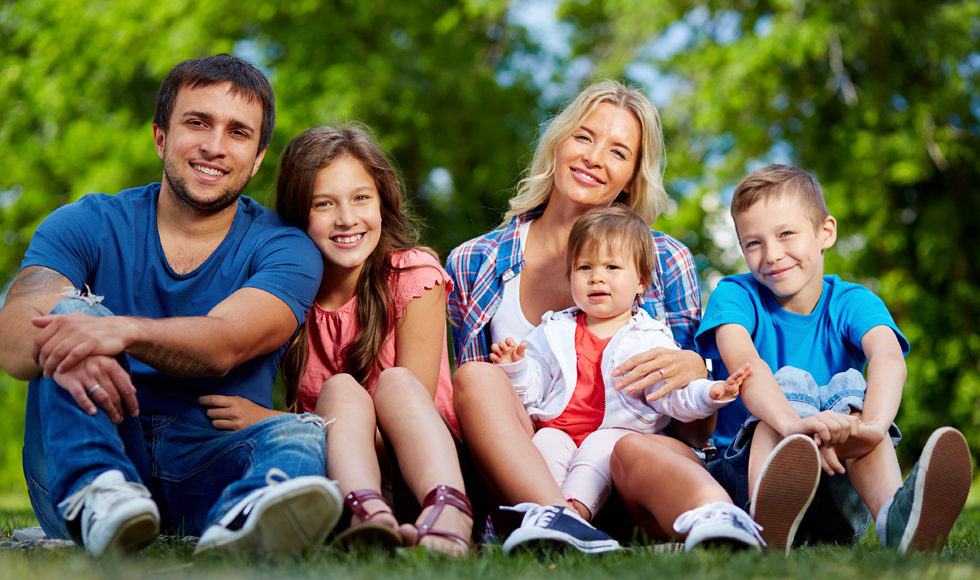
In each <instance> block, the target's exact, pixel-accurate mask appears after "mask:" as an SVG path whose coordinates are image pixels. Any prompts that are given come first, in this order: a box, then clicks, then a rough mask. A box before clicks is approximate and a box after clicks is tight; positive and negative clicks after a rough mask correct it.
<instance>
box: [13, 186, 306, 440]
mask: <svg viewBox="0 0 980 580" xmlns="http://www.w3.org/2000/svg"><path fill="white" fill-rule="evenodd" d="M159 194H160V184H159V183H153V184H150V185H148V186H146V187H139V188H134V189H127V190H124V191H122V192H120V193H118V194H116V195H106V194H89V195H86V196H84V197H82V198H81V199H80V200H78V201H77V202H75V203H72V204H68V205H66V206H63V207H61V208H59V209H58V210H56V211H55V212H54V213H52V214H51V215H50V216H48V218H47V219H45V220H44V222H42V223H41V225H40V226H39V227H38V228H37V231H36V232H35V233H34V237H33V238H32V239H31V244H30V247H29V248H28V250H27V254H26V256H25V257H24V261H23V262H22V263H21V267H22V268H24V267H27V266H44V267H45V268H50V269H52V270H55V271H57V272H59V273H61V274H63V275H64V276H65V277H67V278H68V279H69V280H71V282H72V284H74V285H75V287H76V288H79V289H83V290H84V289H85V286H86V285H88V287H89V288H91V290H92V292H93V293H94V294H98V295H100V296H104V297H105V298H104V299H103V301H102V304H103V305H104V306H106V307H107V308H108V309H109V310H111V311H112V312H113V314H116V315H121V316H139V317H144V318H156V319H160V318H173V317H179V316H205V315H207V314H208V312H210V311H211V309H212V308H214V307H215V306H216V305H217V304H218V303H219V302H221V301H222V300H224V299H225V298H228V297H229V296H231V295H232V294H233V293H235V291H236V290H239V289H240V288H257V289H260V290H264V291H266V292H269V293H270V294H272V295H274V296H276V297H278V298H279V299H281V300H282V301H283V302H284V303H286V305H287V306H289V308H290V309H292V311H293V313H294V314H295V316H296V320H297V324H298V323H301V322H302V321H303V320H305V318H306V312H307V311H308V310H309V308H310V305H311V304H312V302H313V298H314V297H315V296H316V291H317V288H318V287H319V284H320V276H321V275H322V272H323V261H322V258H321V256H320V252H319V250H318V249H317V248H316V246H315V245H314V244H313V242H312V241H311V240H310V239H309V237H307V236H306V234H305V233H303V232H302V231H300V230H298V229H296V228H293V227H291V226H289V225H288V224H286V222H285V221H283V220H282V218H280V217H279V215H278V214H276V213H275V212H273V211H271V210H268V209H266V208H264V207H262V206H261V205H259V204H258V203H256V202H255V201H253V200H252V199H249V198H248V197H244V196H243V197H241V198H240V199H239V201H238V211H237V213H236V214H235V220H234V222H233V223H232V226H231V229H230V230H229V231H228V234H227V235H226V236H225V238H224V240H223V241H222V242H221V244H220V245H219V246H218V248H217V249H215V250H214V252H213V253H212V254H211V256H210V257H209V258H208V259H207V260H206V261H205V262H204V263H203V264H201V265H200V266H199V267H198V268H197V269H196V270H194V271H192V272H190V273H188V274H177V273H175V272H174V271H173V270H172V269H171V268H170V265H169V264H168V263H167V259H166V256H165V254H164V252H163V246H162V245H161V244H160V235H159V231H158V229H157V213H156V212H157V198H158V197H159ZM285 348H286V347H285V345H283V346H282V347H280V348H279V349H278V350H276V351H274V352H271V353H268V354H265V355H260V356H257V357H255V358H254V359H252V360H249V361H247V362H245V363H243V364H241V365H239V366H238V367H236V368H234V369H232V371H231V372H229V373H228V374H227V375H226V376H224V377H195V378H185V377H174V376H170V375H167V374H164V373H162V372H159V371H157V370H155V369H153V368H151V367H149V366H147V365H145V364H143V363H142V362H140V361H138V360H136V359H134V358H132V357H128V358H129V363H130V369H131V374H132V378H133V384H134V385H135V386H136V389H137V396H138V399H139V404H140V413H141V414H144V415H153V414H165V415H180V416H184V417H188V418H192V419H197V420H199V421H208V419H207V416H206V415H205V411H204V409H203V408H201V406H200V405H198V403H197V397H199V396H201V395H228V396H239V397H244V398H246V399H248V400H250V401H252V402H254V403H257V404H259V405H262V406H264V407H267V408H271V407H272V384H273V382H275V379H276V372H277V369H278V367H279V363H280V361H281V360H282V356H283V353H284V351H285Z"/></svg>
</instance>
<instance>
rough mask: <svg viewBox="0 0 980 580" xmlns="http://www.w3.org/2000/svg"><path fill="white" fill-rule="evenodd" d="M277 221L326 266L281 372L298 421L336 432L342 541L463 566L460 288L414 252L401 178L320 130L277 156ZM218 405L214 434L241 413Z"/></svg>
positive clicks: (373, 156)
mask: <svg viewBox="0 0 980 580" xmlns="http://www.w3.org/2000/svg"><path fill="white" fill-rule="evenodd" d="M276 211H278V212H279V214H280V215H281V216H282V217H283V218H284V219H285V220H286V221H288V222H289V223H290V224H292V225H293V226H296V227H298V228H300V229H303V230H305V231H306V232H307V234H308V235H309V236H310V238H312V239H313V241H314V242H315V243H316V245H317V247H318V248H319V249H320V252H321V253H322V255H323V279H322V281H321V283H320V289H319V291H318V293H317V296H316V301H315V302H314V304H313V307H312V308H311V309H310V312H309V313H308V315H307V319H306V323H305V324H304V325H303V326H301V327H300V330H299V333H298V337H297V339H296V340H294V341H293V344H292V345H290V347H289V349H288V350H287V352H286V355H285V358H284V360H283V365H282V371H283V383H284V386H285V398H286V403H287V405H288V407H289V410H290V411H293V412H302V411H304V410H311V409H312V410H314V411H315V412H316V413H317V414H319V415H321V416H322V417H324V418H325V419H327V420H328V422H329V424H328V427H327V429H328V434H327V457H328V458H329V459H328V461H327V476H328V477H330V478H331V479H335V480H337V482H338V485H339V486H340V490H341V493H343V494H344V495H345V502H346V504H347V506H348V507H349V508H350V512H351V523H350V527H349V528H348V529H347V530H346V531H344V532H343V533H341V534H340V536H338V540H339V541H341V542H345V541H348V540H354V539H362V540H367V541H370V542H379V543H382V544H384V545H386V546H389V547H392V546H400V545H403V544H407V545H412V544H416V543H418V544H421V545H424V546H426V547H428V548H430V549H432V550H436V551H440V552H446V553H451V554H461V553H465V552H466V551H467V550H468V548H469V538H470V535H471V531H472V527H473V520H472V508H471V506H470V503H469V500H467V498H466V495H465V488H464V486H463V478H462V475H461V474H460V468H459V461H458V459H457V455H456V448H455V444H454V441H453V435H452V432H451V431H450V426H451V427H452V429H456V418H455V415H454V413H453V409H452V382H451V378H450V371H449V362H448V355H447V348H446V327H445V312H446V296H447V294H448V293H449V292H450V291H451V290H452V281H451V280H450V279H449V277H448V275H447V274H446V273H445V271H444V270H443V269H442V267H441V266H440V265H439V262H438V260H437V259H436V258H435V257H434V256H433V255H432V254H431V253H430V251H429V250H427V249H425V248H420V247H418V246H416V245H415V239H416V232H415V230H414V228H413V227H412V225H411V223H410V220H409V218H408V216H407V215H406V213H405V210H404V208H403V204H402V186H401V182H400V180H399V177H398V173H397V171H396V170H395V169H394V167H393V166H392V164H391V162H390V161H389V160H388V158H387V157H386V156H385V154H384V153H383V152H382V150H381V148H380V147H379V146H378V144H377V143H376V142H375V141H374V140H373V139H372V137H371V136H370V134H369V132H368V130H367V129H366V128H365V127H363V126H361V125H357V124H346V125H342V126H340V127H337V128H332V127H314V128H312V129H308V130H306V131H304V132H303V133H301V134H300V135H298V136H297V137H296V138H294V139H293V140H292V141H291V142H290V143H289V145H287V146H286V149H285V150H284V151H283V153H282V156H281V159H280V168H279V178H278V183H277V186H276ZM215 399H218V400H215ZM221 399H223V398H214V397H212V398H210V400H209V401H207V402H205V401H202V403H204V404H209V405H213V406H214V407H213V408H212V409H211V411H209V416H211V418H212V420H213V422H214V425H215V426H216V427H219V428H221V427H222V424H220V423H219V421H220V419H221V418H222V416H223V414H224V413H225V411H224V409H225V408H228V407H231V406H232V405H227V406H223V405H222V403H223V402H225V401H222V400H221ZM246 404H247V402H244V403H242V402H237V401H236V402H235V406H238V405H243V406H244V405H246ZM223 407H224V408H223ZM253 407H255V406H254V405H253ZM216 410H217V412H215V411H216ZM249 412H250V413H252V412H255V413H257V414H258V415H259V416H258V417H257V418H261V416H264V415H267V414H271V413H274V411H269V410H267V409H262V408H257V409H256V408H249ZM216 419H218V420H216ZM386 443H387V444H388V445H389V446H390V449H391V450H393V453H394V458H391V459H392V461H388V458H387V453H386V447H385V444H386ZM382 463H383V464H386V465H391V464H393V463H394V464H396V465H397V466H398V468H399V469H400V474H401V476H402V477H403V478H404V482H405V485H406V486H407V488H408V491H409V492H410V495H411V496H414V498H415V499H416V500H417V501H418V503H419V504H420V505H421V507H422V511H421V514H420V515H419V516H418V519H417V520H416V522H415V524H414V525H413V524H404V525H399V523H398V520H397V519H396V518H395V515H394V512H393V510H392V507H391V504H390V503H388V501H387V500H386V499H385V498H384V497H383V495H382V491H381V484H382V477H381V471H382V469H381V464H382ZM396 487H397V485H396ZM394 495H395V496H398V489H396V490H395V494H394ZM399 507H402V506H399ZM399 511H402V510H401V509H399ZM409 511H410V510H409Z"/></svg>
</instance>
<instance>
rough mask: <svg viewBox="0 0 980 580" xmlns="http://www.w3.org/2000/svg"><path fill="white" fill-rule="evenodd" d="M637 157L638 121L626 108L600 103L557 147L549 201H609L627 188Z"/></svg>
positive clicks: (595, 204)
mask: <svg viewBox="0 0 980 580" xmlns="http://www.w3.org/2000/svg"><path fill="white" fill-rule="evenodd" d="M639 156H640V124H639V122H637V120H636V118H635V117H634V116H633V114H632V113H630V112H629V111H627V110H625V109H622V108H620V107H618V106H616V105H614V104H611V103H601V104H600V105H599V106H598V107H596V109H595V111H594V112H593V113H592V114H591V115H589V116H588V117H587V118H586V119H585V120H584V121H582V123H581V125H580V126H579V127H578V128H577V129H576V130H575V131H574V132H573V133H572V134H571V135H569V136H568V137H567V138H566V139H565V140H564V141H563V142H562V144H561V146H560V147H559V148H558V156H557V158H556V160H555V186H554V189H553V190H552V194H551V199H550V201H549V204H551V203H554V202H558V203H562V202H564V201H568V202H571V203H572V204H576V205H583V206H586V207H602V206H608V205H609V204H611V203H612V202H613V201H614V200H615V199H616V197H617V196H618V195H619V194H620V193H621V192H623V191H629V187H630V181H631V180H632V178H633V174H634V173H635V171H636V163H637V161H638V160H639Z"/></svg>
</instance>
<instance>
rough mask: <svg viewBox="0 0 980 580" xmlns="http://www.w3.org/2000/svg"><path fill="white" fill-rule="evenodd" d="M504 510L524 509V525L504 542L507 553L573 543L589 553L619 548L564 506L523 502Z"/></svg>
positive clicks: (521, 510) (517, 510)
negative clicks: (519, 549)
mask: <svg viewBox="0 0 980 580" xmlns="http://www.w3.org/2000/svg"><path fill="white" fill-rule="evenodd" d="M500 509H503V510H507V511H512V512H523V513H524V519H523V520H522V521H521V527H519V528H517V529H516V530H514V532H513V533H512V534H511V535H510V536H508V538H507V541H506V542H504V554H509V553H510V552H511V551H512V550H514V549H515V548H518V547H524V548H533V549H541V548H544V547H553V548H564V547H567V546H571V547H573V548H575V549H576V550H579V551H580V552H585V553H586V554H601V553H602V552H611V551H613V550H619V549H620V546H619V542H617V541H616V540H614V539H612V538H610V537H609V536H607V535H606V534H604V533H603V532H600V531H599V530H597V529H595V528H594V527H592V526H591V525H589V524H588V522H586V521H585V520H583V519H582V518H580V517H579V516H577V515H572V514H570V513H568V512H567V511H565V508H564V507H562V506H553V505H549V506H542V505H538V504H536V503H519V504H517V505H516V506H514V507H505V506H501V507H500Z"/></svg>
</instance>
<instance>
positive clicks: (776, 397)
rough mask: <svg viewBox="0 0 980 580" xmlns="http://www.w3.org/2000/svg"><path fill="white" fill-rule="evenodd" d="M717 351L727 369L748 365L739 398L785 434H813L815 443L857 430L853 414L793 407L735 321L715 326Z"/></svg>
mask: <svg viewBox="0 0 980 580" xmlns="http://www.w3.org/2000/svg"><path fill="white" fill-rule="evenodd" d="M715 343H716V344H717V345H718V351H719V352H720V353H721V358H722V360H723V361H724V362H725V366H726V367H727V368H730V369H739V368H742V367H744V366H745V365H746V364H749V365H751V367H752V375H751V376H749V377H748V378H746V379H745V382H743V383H742V386H741V395H742V402H744V403H745V406H746V408H747V409H748V410H749V412H750V413H752V414H753V415H755V416H756V417H758V418H759V419H760V420H762V421H763V422H764V423H766V424H767V425H769V426H770V427H772V428H773V429H775V430H776V432H778V433H779V434H780V435H782V436H783V437H786V436H788V435H792V434H793V433H802V434H804V435H812V436H814V439H815V440H816V442H817V444H818V445H823V444H828V445H836V444H838V443H842V442H844V441H846V440H847V438H848V437H850V436H852V435H856V434H857V433H858V429H859V424H858V421H857V419H856V418H854V417H849V416H847V415H841V414H840V413H833V412H829V411H825V412H822V413H818V414H816V415H812V416H810V417H807V418H805V419H801V418H800V416H799V415H798V414H797V413H796V411H795V410H793V406H792V405H790V404H789V401H788V400H787V399H786V396H785V395H783V391H782V389H780V387H779V384H778V383H777V382H776V378H775V377H774V376H773V374H772V369H770V368H769V365H768V364H766V362H765V361H763V360H762V358H761V357H759V353H758V351H756V350H755V345H754V344H753V343H752V337H751V336H750V335H749V331H748V330H746V329H745V328H744V327H743V326H740V325H737V324H724V325H722V326H719V327H718V328H716V329H715Z"/></svg>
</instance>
